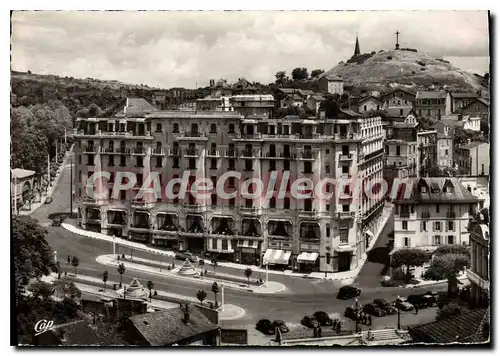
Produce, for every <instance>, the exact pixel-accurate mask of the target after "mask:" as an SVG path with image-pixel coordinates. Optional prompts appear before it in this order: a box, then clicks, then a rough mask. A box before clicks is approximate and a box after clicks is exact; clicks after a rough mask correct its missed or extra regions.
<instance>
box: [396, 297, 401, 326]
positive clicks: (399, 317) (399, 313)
mask: <svg viewBox="0 0 500 356" xmlns="http://www.w3.org/2000/svg"><path fill="white" fill-rule="evenodd" d="M398 300H399V295H398V298H397V299H396V308H397V309H398V330H401V309H400V305H399V304H398V303H397V301H398Z"/></svg>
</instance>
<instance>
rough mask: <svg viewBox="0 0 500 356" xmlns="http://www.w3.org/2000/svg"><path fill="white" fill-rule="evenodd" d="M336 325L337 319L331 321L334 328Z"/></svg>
mask: <svg viewBox="0 0 500 356" xmlns="http://www.w3.org/2000/svg"><path fill="white" fill-rule="evenodd" d="M336 327H337V319H335V320H334V321H333V329H334V330H335V328H336Z"/></svg>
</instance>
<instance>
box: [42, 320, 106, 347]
mask: <svg viewBox="0 0 500 356" xmlns="http://www.w3.org/2000/svg"><path fill="white" fill-rule="evenodd" d="M33 344H34V345H36V346H104V345H106V343H105V340H104V338H99V337H98V334H97V333H96V332H95V331H94V329H92V327H90V326H89V325H88V324H87V323H86V322H85V320H76V321H72V322H69V323H64V324H60V325H54V326H53V327H52V329H51V330H47V331H45V332H43V333H41V334H39V335H36V336H33Z"/></svg>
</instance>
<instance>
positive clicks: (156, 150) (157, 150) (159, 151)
mask: <svg viewBox="0 0 500 356" xmlns="http://www.w3.org/2000/svg"><path fill="white" fill-rule="evenodd" d="M151 153H152V154H153V155H155V156H164V155H165V150H164V149H163V148H154V149H153V150H152V152H151Z"/></svg>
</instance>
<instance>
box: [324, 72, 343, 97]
mask: <svg viewBox="0 0 500 356" xmlns="http://www.w3.org/2000/svg"><path fill="white" fill-rule="evenodd" d="M319 90H320V91H322V92H327V93H328V94H339V95H342V94H344V80H343V79H342V78H341V77H335V76H324V77H321V78H320V79H319Z"/></svg>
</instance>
